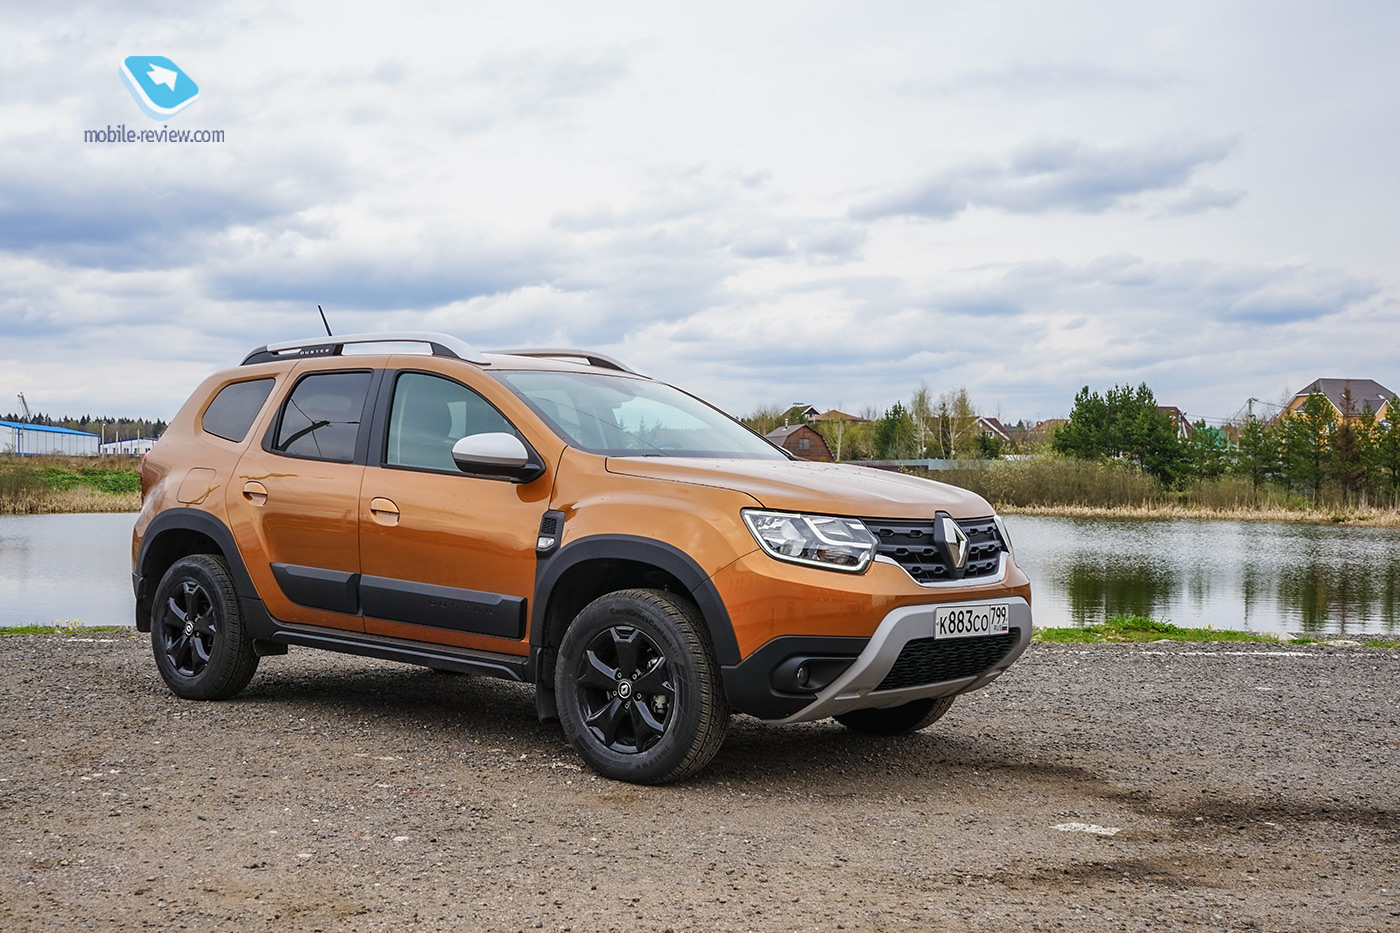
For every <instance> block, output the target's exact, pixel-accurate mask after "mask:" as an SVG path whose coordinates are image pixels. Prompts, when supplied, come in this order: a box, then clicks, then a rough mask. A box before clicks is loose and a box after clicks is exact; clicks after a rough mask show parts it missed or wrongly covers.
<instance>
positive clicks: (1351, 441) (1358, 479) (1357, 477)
mask: <svg viewBox="0 0 1400 933" xmlns="http://www.w3.org/2000/svg"><path fill="white" fill-rule="evenodd" d="M1355 418H1356V402H1355V401H1354V400H1353V399H1352V396H1351V383H1349V382H1348V383H1347V384H1346V385H1344V386H1343V387H1342V417H1341V418H1340V419H1337V420H1336V421H1334V422H1333V424H1332V430H1331V433H1330V435H1329V437H1328V438H1327V442H1328V443H1327V462H1326V466H1325V469H1326V471H1327V472H1328V473H1330V474H1331V475H1332V477H1333V478H1334V479H1336V481H1337V483H1338V484H1339V485H1340V486H1341V487H1342V494H1343V496H1344V497H1345V499H1346V502H1347V503H1348V504H1350V502H1351V500H1352V496H1353V495H1354V494H1355V493H1356V492H1357V491H1358V488H1359V487H1360V486H1361V484H1362V482H1363V473H1364V470H1363V468H1362V465H1361V451H1360V449H1359V447H1358V443H1357V436H1356V425H1355V424H1354V423H1353V422H1354V420H1355Z"/></svg>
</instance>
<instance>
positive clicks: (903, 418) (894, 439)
mask: <svg viewBox="0 0 1400 933" xmlns="http://www.w3.org/2000/svg"><path fill="white" fill-rule="evenodd" d="M918 442H919V439H918V433H917V432H916V430H915V428H914V419H913V418H912V417H910V415H909V412H907V411H906V410H905V409H904V406H903V405H902V404H900V403H899V402H895V403H894V405H893V406H892V407H891V408H890V409H889V410H888V411H886V412H885V416H884V417H883V418H881V419H880V421H879V423H878V424H876V426H875V456H877V457H882V458H884V459H886V460H908V459H910V458H912V457H913V456H914V455H915V453H916V451H917V445H918Z"/></svg>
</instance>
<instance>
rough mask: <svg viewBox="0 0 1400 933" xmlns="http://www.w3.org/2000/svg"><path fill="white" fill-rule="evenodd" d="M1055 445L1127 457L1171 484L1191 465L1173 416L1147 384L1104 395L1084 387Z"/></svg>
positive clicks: (1082, 453)
mask: <svg viewBox="0 0 1400 933" xmlns="http://www.w3.org/2000/svg"><path fill="white" fill-rule="evenodd" d="M1052 446H1053V448H1054V449H1055V450H1056V451H1058V452H1060V453H1063V454H1068V455H1069V456H1072V457H1079V458H1081V459H1086V460H1100V459H1104V458H1116V459H1122V460H1126V461H1128V462H1129V463H1132V464H1134V465H1136V466H1137V467H1139V468H1140V469H1142V470H1144V471H1145V472H1147V473H1151V474H1152V475H1153V476H1155V477H1156V478H1157V479H1159V480H1161V481H1162V482H1165V483H1171V482H1175V481H1176V479H1178V478H1179V477H1180V476H1181V475H1182V473H1183V472H1184V469H1185V466H1186V464H1187V457H1186V453H1185V451H1184V450H1183V449H1182V445H1181V442H1180V440H1179V439H1178V438H1177V436H1176V427H1175V425H1174V423H1173V421H1172V417H1171V415H1169V414H1167V413H1166V412H1164V411H1162V410H1161V409H1160V408H1158V407H1157V400H1156V398H1154V397H1153V395H1152V390H1151V389H1149V388H1148V387H1147V384H1146V383H1143V384H1141V385H1139V386H1138V387H1137V388H1133V387H1131V386H1114V387H1113V388H1111V389H1109V390H1108V391H1107V392H1105V393H1104V395H1103V396H1102V397H1100V396H1099V394H1098V393H1097V392H1090V391H1089V387H1088V386H1085V387H1084V388H1082V389H1080V390H1079V394H1078V395H1076V396H1075V398H1074V409H1073V410H1072V411H1071V412H1070V416H1069V421H1068V422H1067V423H1066V424H1064V425H1062V426H1061V427H1060V429H1059V430H1058V431H1056V432H1055V437H1054V439H1053V441H1052Z"/></svg>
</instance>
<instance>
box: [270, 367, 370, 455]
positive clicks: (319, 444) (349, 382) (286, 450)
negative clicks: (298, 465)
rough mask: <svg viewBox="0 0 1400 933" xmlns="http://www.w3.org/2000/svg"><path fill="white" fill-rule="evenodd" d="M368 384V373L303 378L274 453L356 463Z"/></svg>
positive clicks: (282, 421) (280, 422)
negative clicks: (353, 461)
mask: <svg viewBox="0 0 1400 933" xmlns="http://www.w3.org/2000/svg"><path fill="white" fill-rule="evenodd" d="M369 383H370V374H369V373H367V372H354V373H314V374H312V375H309V376H306V377H305V378H303V379H302V380H301V382H298V383H297V385H296V388H294V389H292V394H291V395H289V396H287V402H286V404H285V405H284V406H283V407H282V417H281V418H280V419H279V420H278V424H277V437H276V439H275V440H274V441H273V443H272V449H273V450H274V451H276V452H277V453H280V454H287V455H288V456H291V457H302V458H304V459H307V460H338V461H343V462H346V463H348V462H349V461H351V460H353V459H354V458H355V441H356V439H357V438H358V437H359V434H360V415H361V414H362V413H363V412H364V409H365V396H366V395H368V394H369Z"/></svg>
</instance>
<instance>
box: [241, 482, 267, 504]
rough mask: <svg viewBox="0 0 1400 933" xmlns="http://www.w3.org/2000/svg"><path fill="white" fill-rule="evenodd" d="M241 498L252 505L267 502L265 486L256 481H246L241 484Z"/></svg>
mask: <svg viewBox="0 0 1400 933" xmlns="http://www.w3.org/2000/svg"><path fill="white" fill-rule="evenodd" d="M243 498H245V499H247V500H248V501H249V502H251V503H253V504H254V505H264V504H266V502H267V487H266V486H264V485H263V484H262V483H258V482H252V481H249V482H246V483H244V484H243Z"/></svg>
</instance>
